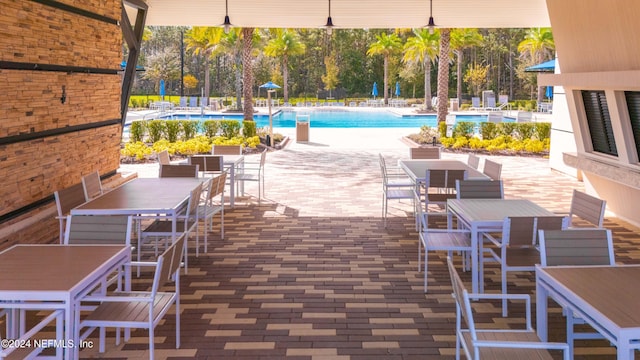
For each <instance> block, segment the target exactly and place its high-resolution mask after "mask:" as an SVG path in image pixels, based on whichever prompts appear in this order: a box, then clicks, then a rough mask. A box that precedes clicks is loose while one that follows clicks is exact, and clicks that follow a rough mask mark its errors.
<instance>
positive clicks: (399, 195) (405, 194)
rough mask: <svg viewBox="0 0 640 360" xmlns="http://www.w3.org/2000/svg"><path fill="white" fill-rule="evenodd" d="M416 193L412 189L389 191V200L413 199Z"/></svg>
mask: <svg viewBox="0 0 640 360" xmlns="http://www.w3.org/2000/svg"><path fill="white" fill-rule="evenodd" d="M413 196H414V193H413V190H410V189H393V188H391V189H388V190H387V199H413Z"/></svg>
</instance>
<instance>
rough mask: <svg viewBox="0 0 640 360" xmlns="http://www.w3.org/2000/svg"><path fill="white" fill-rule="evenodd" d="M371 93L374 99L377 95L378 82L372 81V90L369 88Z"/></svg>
mask: <svg viewBox="0 0 640 360" xmlns="http://www.w3.org/2000/svg"><path fill="white" fill-rule="evenodd" d="M371 95H373V99H374V100H375V98H376V96H378V83H377V82H374V83H373V90H371Z"/></svg>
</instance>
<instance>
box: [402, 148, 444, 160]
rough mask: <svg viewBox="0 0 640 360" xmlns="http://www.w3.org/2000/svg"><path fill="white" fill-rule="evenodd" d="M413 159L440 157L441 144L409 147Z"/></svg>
mask: <svg viewBox="0 0 640 360" xmlns="http://www.w3.org/2000/svg"><path fill="white" fill-rule="evenodd" d="M409 154H410V155H411V158H412V159H440V147H439V146H421V147H412V148H409Z"/></svg>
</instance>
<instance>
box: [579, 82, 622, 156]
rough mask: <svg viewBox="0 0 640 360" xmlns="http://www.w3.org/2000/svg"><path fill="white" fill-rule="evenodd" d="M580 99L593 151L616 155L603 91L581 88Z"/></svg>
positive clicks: (616, 151)
mask: <svg viewBox="0 0 640 360" xmlns="http://www.w3.org/2000/svg"><path fill="white" fill-rule="evenodd" d="M582 101H583V102H584V110H585V113H586V115H587V124H588V125H589V134H590V136H591V143H592V145H593V151H595V152H599V153H603V154H607V155H613V156H618V150H617V149H616V141H615V139H614V137H613V128H612V127H611V117H610V116H609V107H608V105H607V98H606V96H605V94H604V91H602V90H599V91H592V90H583V91H582Z"/></svg>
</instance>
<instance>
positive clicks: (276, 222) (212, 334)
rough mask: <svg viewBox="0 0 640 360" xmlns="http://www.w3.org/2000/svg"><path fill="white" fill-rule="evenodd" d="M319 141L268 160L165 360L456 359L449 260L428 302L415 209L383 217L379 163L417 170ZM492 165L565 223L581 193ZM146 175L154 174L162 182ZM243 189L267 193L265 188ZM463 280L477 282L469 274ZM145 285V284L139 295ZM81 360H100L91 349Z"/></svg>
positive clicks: (199, 262) (192, 272)
mask: <svg viewBox="0 0 640 360" xmlns="http://www.w3.org/2000/svg"><path fill="white" fill-rule="evenodd" d="M311 130H312V131H311V134H310V137H311V140H312V141H313V142H312V143H309V144H302V143H295V142H294V143H292V144H291V145H289V146H288V147H287V148H285V149H284V150H281V151H276V152H270V153H269V154H268V155H267V165H266V195H265V197H266V200H265V199H263V201H262V204H261V206H258V204H257V199H256V198H243V199H240V200H239V202H238V203H237V205H236V208H235V209H230V208H227V210H226V212H225V235H226V236H225V239H224V240H220V239H219V233H218V228H215V229H214V231H213V233H212V234H211V237H210V244H209V251H208V254H204V255H202V254H201V255H200V257H199V258H195V256H192V258H191V259H190V261H189V273H188V275H185V276H183V277H182V289H181V291H182V297H181V299H182V300H181V301H182V346H181V349H179V350H176V349H175V337H174V329H175V328H174V326H175V319H174V318H173V317H172V316H171V315H169V316H167V317H166V319H165V320H164V322H163V323H162V324H161V325H160V326H159V327H158V328H157V330H156V349H157V350H156V358H157V359H193V358H195V359H284V358H286V359H301V360H303V359H305V360H308V359H313V360H320V359H352V360H356V359H453V357H454V356H453V355H454V349H453V348H454V344H455V335H454V326H455V307H454V302H453V299H452V298H451V295H450V293H451V289H450V284H449V278H448V273H447V269H446V264H445V256H446V254H444V253H443V254H433V255H430V274H429V291H430V292H429V294H424V293H423V292H422V273H419V272H418V271H417V248H418V247H417V233H416V232H415V229H414V223H413V218H412V217H411V211H412V209H411V205H410V204H409V203H408V202H405V203H400V202H397V201H392V202H391V203H390V219H389V225H388V228H387V229H385V228H384V227H383V224H382V221H381V217H380V215H381V178H380V170H379V166H378V158H377V156H378V153H382V154H383V155H384V156H385V157H386V158H387V163H388V164H394V163H395V162H396V160H397V159H400V158H403V157H407V156H408V154H409V150H408V148H407V146H406V145H405V144H404V143H403V142H402V141H400V139H399V137H400V135H399V134H400V133H399V132H398V131H397V130H393V129H391V130H389V131H386V130H380V129H378V130H373V131H353V130H348V131H347V130H344V131H341V130H337V131H335V133H330V132H328V131H327V130H324V131H320V130H316V129H313V128H312V129H311ZM314 130H316V131H314ZM443 157H444V158H456V159H466V155H464V154H452V153H444V155H443ZM492 158H493V159H494V160H497V161H499V162H502V163H503V171H502V177H503V179H504V180H505V196H506V197H507V198H528V199H531V200H533V201H535V202H537V203H539V204H540V205H542V206H544V207H547V208H548V209H550V210H553V211H566V210H568V208H569V200H570V196H571V190H572V189H573V188H578V189H582V187H583V186H582V183H580V182H578V181H576V180H575V179H573V178H570V177H567V176H565V175H563V174H559V173H557V172H553V171H550V170H549V168H548V162H547V160H546V159H542V158H518V157H492ZM149 168H150V166H147V168H146V169H147V170H146V171H147V173H146V174H147V175H149V174H154V173H155V170H154V169H151V170H149ZM140 170H141V176H145V173H144V171H145V170H144V169H143V168H140ZM150 176H152V175H150ZM246 190H247V192H248V193H253V194H257V188H256V185H255V183H250V184H247V186H246ZM605 225H606V226H607V227H609V228H611V229H613V230H614V233H615V236H614V237H615V239H614V241H615V247H616V256H617V259H618V261H621V262H625V263H637V262H638V261H639V260H640V253H638V250H637V249H638V246H637V245H638V242H639V241H640V239H639V237H638V229H637V228H635V227H633V226H631V225H629V224H628V223H625V222H623V221H620V220H618V219H615V218H612V217H607V219H606V221H605ZM211 239H213V240H211ZM191 254H194V252H191ZM462 276H463V279H464V280H465V281H467V282H468V283H469V281H470V277H469V274H467V273H462ZM486 276H487V280H486V285H487V289H488V291H491V292H499V287H500V274H499V269H498V268H497V267H491V266H489V268H488V271H487V273H486ZM509 282H510V287H509V289H510V291H518V292H525V293H530V294H533V290H534V289H535V283H534V279H533V275H532V274H528V273H522V274H517V275H513V276H512V275H510V277H509ZM148 283H149V281H148V278H144V277H143V278H141V279H136V284H135V285H136V286H138V287H145V286H146V285H147V284H148ZM551 310H552V311H553V315H552V316H551V319H550V325H551V327H552V329H551V331H550V333H551V337H552V338H553V339H552V340H562V339H563V338H564V322H563V321H564V320H563V318H562V316H561V313H560V309H559V308H557V307H552V309H551ZM477 311H478V313H477V321H478V322H479V323H482V324H483V325H489V326H490V325H491V324H508V325H509V326H514V327H515V326H521V325H522V324H523V321H522V320H521V317H520V315H522V311H523V308H520V307H518V306H517V305H515V306H510V317H509V318H502V317H501V316H500V311H501V307H500V304H499V303H498V302H494V303H490V304H484V305H482V306H481V307H478V308H477ZM534 320H535V317H534ZM108 341H109V343H108V344H107V353H105V354H103V355H102V356H103V357H104V358H110V359H145V358H148V352H147V348H148V345H147V342H148V339H147V332H146V331H143V330H136V331H135V332H133V338H132V339H131V340H130V341H129V342H128V343H126V344H124V345H122V344H121V345H120V346H118V347H116V346H115V345H114V339H113V336H112V337H110V338H109V339H108ZM81 355H82V357H83V358H93V357H94V356H99V355H98V354H97V353H96V350H95V349H94V350H84V351H82V352H81ZM576 358H578V359H613V358H615V348H611V347H609V344H608V343H607V342H604V341H592V342H589V343H587V344H585V343H584V342H579V343H578V347H577V348H576Z"/></svg>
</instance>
